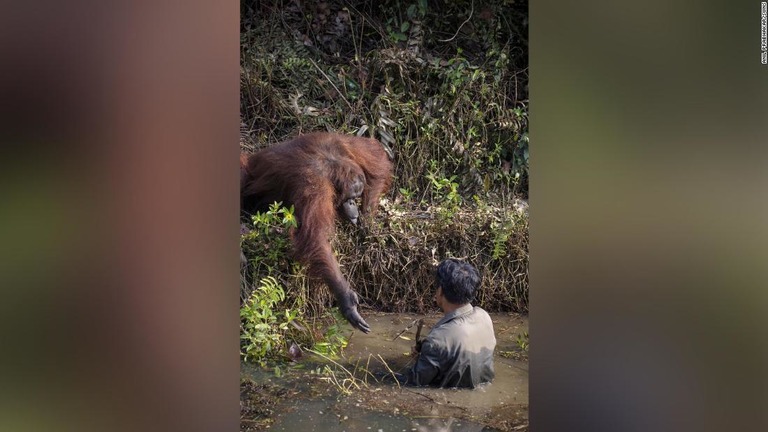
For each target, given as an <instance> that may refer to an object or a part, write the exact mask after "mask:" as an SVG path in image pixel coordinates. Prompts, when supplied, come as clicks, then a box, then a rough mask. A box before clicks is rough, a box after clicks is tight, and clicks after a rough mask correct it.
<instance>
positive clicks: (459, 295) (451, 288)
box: [437, 258, 480, 304]
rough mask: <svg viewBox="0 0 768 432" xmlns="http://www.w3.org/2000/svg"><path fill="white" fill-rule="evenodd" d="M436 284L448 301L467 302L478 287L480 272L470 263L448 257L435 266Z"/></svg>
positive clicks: (473, 296)
mask: <svg viewBox="0 0 768 432" xmlns="http://www.w3.org/2000/svg"><path fill="white" fill-rule="evenodd" d="M437 285H438V286H440V287H441V288H442V289H443V295H444V296H445V298H446V299H447V300H448V301H449V302H451V303H453V304H464V303H469V302H471V301H472V300H474V299H475V293H476V292H477V290H478V288H480V273H478V271H477V269H476V268H475V267H474V266H472V264H469V263H466V262H463V261H459V260H457V259H455V258H448V259H446V260H444V261H443V262H441V263H440V264H439V265H438V266H437Z"/></svg>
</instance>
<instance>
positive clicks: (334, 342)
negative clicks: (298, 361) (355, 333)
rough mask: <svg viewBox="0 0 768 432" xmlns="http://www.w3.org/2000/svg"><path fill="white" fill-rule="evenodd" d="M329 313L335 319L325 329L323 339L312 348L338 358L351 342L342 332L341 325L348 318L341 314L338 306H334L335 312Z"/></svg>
mask: <svg viewBox="0 0 768 432" xmlns="http://www.w3.org/2000/svg"><path fill="white" fill-rule="evenodd" d="M328 315H329V316H330V317H331V318H332V319H333V323H332V324H331V325H330V326H328V328H327V329H326V330H325V333H324V334H323V338H322V340H320V341H317V342H315V344H314V346H313V347H312V349H313V350H314V351H315V352H317V353H320V354H323V355H325V356H328V357H331V358H336V357H338V356H339V355H340V354H341V352H342V350H344V348H346V347H347V344H348V343H349V340H348V339H347V337H346V336H344V334H343V333H342V327H341V326H342V324H343V323H344V322H346V319H344V317H343V316H341V312H340V311H339V309H338V308H334V309H333V312H332V313H329V314H328Z"/></svg>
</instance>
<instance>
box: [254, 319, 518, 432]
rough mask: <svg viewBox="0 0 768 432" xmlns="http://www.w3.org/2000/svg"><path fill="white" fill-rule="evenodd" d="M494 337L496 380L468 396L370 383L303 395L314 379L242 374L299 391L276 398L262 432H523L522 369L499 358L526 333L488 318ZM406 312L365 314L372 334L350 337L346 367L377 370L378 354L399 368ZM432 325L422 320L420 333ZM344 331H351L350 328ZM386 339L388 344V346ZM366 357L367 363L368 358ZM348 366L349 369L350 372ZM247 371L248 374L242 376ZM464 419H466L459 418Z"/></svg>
mask: <svg viewBox="0 0 768 432" xmlns="http://www.w3.org/2000/svg"><path fill="white" fill-rule="evenodd" d="M491 317H492V318H493V321H494V327H495V330H496V339H497V348H496V349H497V352H496V356H495V358H494V363H495V369H496V378H495V379H494V382H493V383H492V384H490V385H482V386H480V387H478V388H477V389H475V390H468V389H461V390H460V389H438V388H423V387H419V388H415V387H408V388H402V389H400V388H397V387H396V386H394V385H391V384H379V383H376V382H374V381H371V382H370V383H369V386H368V387H364V388H362V389H361V390H359V391H356V392H354V393H353V394H352V395H350V396H346V397H338V394H336V393H334V392H330V393H324V394H322V395H318V394H315V395H314V396H310V395H309V393H310V392H309V387H310V382H317V380H316V378H312V377H309V376H306V375H304V376H303V377H302V372H300V371H299V370H296V371H290V373H287V374H286V375H287V376H285V377H283V378H280V379H278V378H276V377H274V375H273V374H272V373H271V372H259V371H257V370H253V369H250V368H244V370H243V371H244V373H246V374H248V375H250V376H252V377H253V378H254V379H255V380H257V381H270V382H273V383H275V384H280V382H282V383H283V385H288V386H291V387H293V388H295V389H297V390H298V391H299V393H298V394H299V395H304V396H298V397H291V398H289V400H282V401H280V403H279V406H277V407H275V413H276V414H275V415H274V416H273V418H274V423H273V425H272V426H271V427H270V428H269V430H270V431H290V432H294V431H299V432H368V431H372V432H379V431H381V432H400V431H403V432H481V431H482V432H493V431H498V430H499V429H493V428H490V427H487V426H484V425H483V424H481V423H485V424H494V425H499V427H503V430H526V429H527V428H524V429H521V428H520V426H522V425H525V424H526V423H527V404H528V364H527V362H526V361H521V360H512V359H510V358H506V357H503V356H501V355H499V352H502V351H511V350H513V349H515V340H516V337H517V335H518V334H519V333H521V332H523V331H527V330H528V325H527V320H525V319H522V318H520V317H519V316H512V315H506V314H491ZM415 318H417V317H416V316H412V315H409V314H386V315H385V314H378V315H374V314H369V315H368V316H366V319H367V320H368V322H369V324H371V326H372V327H373V331H372V332H371V333H369V334H363V333H360V332H355V333H354V335H353V337H352V338H351V340H350V344H349V346H348V347H347V349H346V350H345V353H344V356H345V360H346V361H347V362H348V364H351V365H353V366H354V365H355V364H360V365H363V366H367V367H369V368H370V370H374V369H376V368H378V369H379V370H380V371H382V370H384V369H383V365H382V364H381V362H379V361H378V360H376V359H377V358H378V356H379V355H381V356H382V358H383V359H385V361H386V362H387V364H388V366H390V367H392V369H394V370H398V369H400V368H401V367H404V366H406V365H407V363H408V361H409V358H410V357H409V356H408V355H407V354H408V352H409V351H410V346H411V345H412V344H413V337H414V336H415V330H416V329H415V327H414V328H413V329H411V330H410V331H408V332H406V333H404V334H403V335H402V336H404V337H405V338H400V337H397V338H396V336H397V335H398V333H400V332H401V331H402V330H403V328H404V327H405V326H407V325H408V324H409V323H410V322H411V321H412V320H413V319H415ZM438 319H439V316H438V315H435V316H434V317H427V319H426V325H425V328H424V334H426V332H427V331H428V329H429V328H430V326H431V325H434V323H435V322H436V321H437V320H438ZM350 332H351V330H350ZM393 338H395V340H394V341H393ZM371 359H372V360H371ZM302 363H303V366H307V367H306V369H307V372H304V373H308V370H309V369H311V368H312V367H311V366H309V365H310V363H311V362H310V361H309V359H304V360H303V361H302ZM353 366H351V367H350V370H354V367H353ZM249 369H250V370H249ZM466 419H472V420H471V421H470V420H466Z"/></svg>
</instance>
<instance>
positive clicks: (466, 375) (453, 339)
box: [409, 304, 496, 388]
mask: <svg viewBox="0 0 768 432" xmlns="http://www.w3.org/2000/svg"><path fill="white" fill-rule="evenodd" d="M495 347H496V337H495V336H494V333H493V323H492V321H491V317H490V316H488V313H487V312H486V311H484V310H483V309H482V308H479V307H473V306H472V305H470V304H467V305H464V306H462V307H460V308H458V309H456V310H455V311H453V312H450V313H448V314H446V316H444V317H443V318H442V319H441V320H440V321H438V322H437V324H435V326H434V327H433V328H432V331H430V332H429V335H428V336H427V338H426V339H425V340H424V342H423V344H422V348H421V354H420V355H419V359H418V361H417V362H416V365H414V367H413V369H412V371H411V376H410V377H409V378H410V379H409V381H410V382H412V383H413V384H415V385H437V386H440V387H469V388H474V387H476V386H477V385H478V384H480V383H485V382H491V381H492V380H493V378H494V376H495V373H494V370H493V350H494V348H495Z"/></svg>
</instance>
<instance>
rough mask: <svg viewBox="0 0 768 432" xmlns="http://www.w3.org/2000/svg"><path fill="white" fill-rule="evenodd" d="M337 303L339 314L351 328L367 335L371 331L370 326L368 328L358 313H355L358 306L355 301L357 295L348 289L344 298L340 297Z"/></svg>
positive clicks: (356, 300)
mask: <svg viewBox="0 0 768 432" xmlns="http://www.w3.org/2000/svg"><path fill="white" fill-rule="evenodd" d="M339 303H340V304H339V310H341V314H342V315H344V318H346V319H347V321H349V323H350V324H352V327H354V328H356V329H358V330H360V331H361V332H363V333H369V332H370V331H371V326H369V325H368V323H367V322H365V320H364V319H363V317H362V316H360V313H359V312H357V305H358V304H360V303H359V301H358V299H357V293H355V292H354V291H353V290H351V289H350V290H349V291H348V292H347V293H346V294H345V295H344V296H342V298H341V299H340V302H339Z"/></svg>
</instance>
